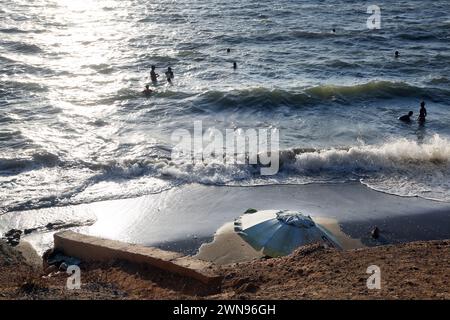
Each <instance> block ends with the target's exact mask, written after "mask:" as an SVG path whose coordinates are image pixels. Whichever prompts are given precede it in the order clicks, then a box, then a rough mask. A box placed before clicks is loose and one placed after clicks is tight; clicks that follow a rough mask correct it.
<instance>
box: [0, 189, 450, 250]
mask: <svg viewBox="0 0 450 320" xmlns="http://www.w3.org/2000/svg"><path fill="white" fill-rule="evenodd" d="M248 208H255V209H257V210H270V209H273V210H281V209H289V210H298V211H301V212H303V213H304V214H307V215H310V216H311V217H313V218H314V219H316V220H317V219H331V221H335V222H336V225H335V232H340V231H342V232H343V233H344V234H345V235H347V236H348V237H350V238H351V239H356V240H358V239H360V240H361V242H362V243H363V245H368V246H373V245H380V244H390V243H401V242H408V241H420V240H439V239H449V238H450V228H449V226H450V214H449V212H450V204H448V203H445V202H437V201H430V200H425V199H421V198H417V197H398V196H394V195H389V194H385V193H382V192H377V191H374V190H371V189H369V188H367V187H366V186H364V185H362V184H360V183H345V184H309V185H275V186H260V187H218V186H203V185H198V184H191V185H187V186H183V187H180V188H176V189H171V190H169V191H165V192H162V193H159V194H154V195H148V196H143V197H139V198H131V199H122V200H113V201H105V202H96V203H91V204H82V205H75V206H67V207H52V208H47V209H41V210H30V211H22V212H11V213H8V214H5V215H2V216H0V233H2V234H3V233H5V232H6V231H8V230H9V229H12V228H16V229H20V230H24V229H30V228H41V229H39V231H36V232H32V233H30V234H29V235H25V236H24V237H23V239H24V240H26V241H28V242H30V243H31V244H32V246H33V247H34V248H35V249H36V250H37V251H38V252H39V253H40V254H42V253H43V252H44V251H45V250H46V249H48V248H50V247H51V246H52V241H53V239H52V235H53V233H54V232H56V231H57V230H55V229H56V227H53V228H50V229H48V228H45V226H47V225H48V224H56V223H59V224H60V225H61V228H64V226H65V225H67V226H70V225H72V226H75V227H71V229H73V230H75V231H79V232H82V233H86V234H90V235H95V236H99V237H104V238H108V239H113V240H120V241H125V242H131V243H138V244H142V245H147V246H156V247H160V248H162V249H167V250H171V251H177V252H182V253H185V254H195V253H196V252H197V251H198V249H199V248H200V246H201V245H202V244H204V243H206V242H211V241H212V240H213V238H214V234H215V232H216V231H217V230H218V229H219V228H221V227H222V226H223V225H225V224H226V223H230V222H232V221H234V219H236V218H238V217H239V216H240V215H241V214H243V213H244V212H245V210H247V209H248ZM336 226H337V227H338V228H336ZM375 226H378V227H379V228H380V230H381V233H380V238H379V239H378V240H376V241H375V240H373V239H371V237H370V232H371V230H372V229H373V228H374V227H375ZM330 227H332V225H330ZM58 230H60V229H58Z"/></svg>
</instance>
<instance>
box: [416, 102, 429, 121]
mask: <svg viewBox="0 0 450 320" xmlns="http://www.w3.org/2000/svg"><path fill="white" fill-rule="evenodd" d="M426 117H427V109H425V101H422V102H421V103H420V110H419V118H418V119H417V120H418V121H419V122H420V123H424V122H425V118H426Z"/></svg>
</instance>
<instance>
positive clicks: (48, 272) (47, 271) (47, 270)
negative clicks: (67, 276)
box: [44, 265, 58, 274]
mask: <svg viewBox="0 0 450 320" xmlns="http://www.w3.org/2000/svg"><path fill="white" fill-rule="evenodd" d="M56 271H58V268H57V267H56V266H55V265H53V266H48V267H47V268H45V269H44V273H45V274H50V273H53V272H56Z"/></svg>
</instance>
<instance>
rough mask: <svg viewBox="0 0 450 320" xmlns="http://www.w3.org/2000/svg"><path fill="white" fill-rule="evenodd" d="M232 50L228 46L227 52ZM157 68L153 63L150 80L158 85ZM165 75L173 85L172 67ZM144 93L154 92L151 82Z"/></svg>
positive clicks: (234, 66) (234, 64) (147, 94)
mask: <svg viewBox="0 0 450 320" xmlns="http://www.w3.org/2000/svg"><path fill="white" fill-rule="evenodd" d="M230 52H231V49H230V48H227V53H230ZM155 69H156V67H155V66H154V65H153V66H152V67H151V70H150V80H151V81H152V83H153V85H156V84H157V83H158V78H159V74H158V73H156V71H155ZM233 69H235V70H236V69H237V63H236V61H234V62H233ZM165 76H166V80H167V83H168V84H170V85H172V80H173V79H174V75H173V71H172V68H171V67H168V68H167V71H166V72H165ZM142 93H143V94H144V95H145V96H149V95H151V94H152V93H153V90H152V89H150V85H149V84H146V85H145V89H144V91H142Z"/></svg>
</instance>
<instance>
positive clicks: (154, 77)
mask: <svg viewBox="0 0 450 320" xmlns="http://www.w3.org/2000/svg"><path fill="white" fill-rule="evenodd" d="M158 77H159V74H157V73H156V72H155V66H152V70H151V71H150V79H151V80H152V82H158Z"/></svg>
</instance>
